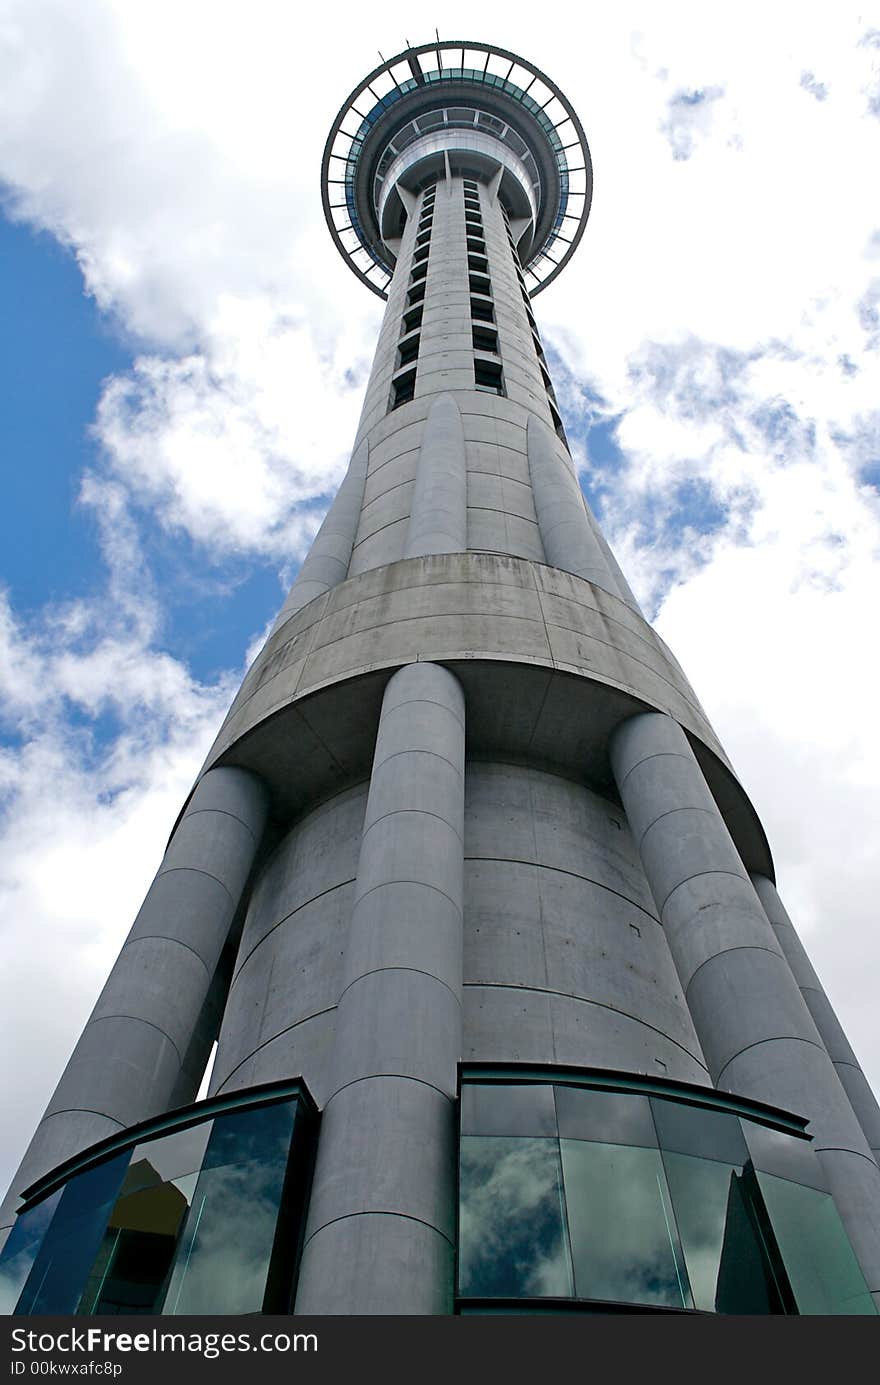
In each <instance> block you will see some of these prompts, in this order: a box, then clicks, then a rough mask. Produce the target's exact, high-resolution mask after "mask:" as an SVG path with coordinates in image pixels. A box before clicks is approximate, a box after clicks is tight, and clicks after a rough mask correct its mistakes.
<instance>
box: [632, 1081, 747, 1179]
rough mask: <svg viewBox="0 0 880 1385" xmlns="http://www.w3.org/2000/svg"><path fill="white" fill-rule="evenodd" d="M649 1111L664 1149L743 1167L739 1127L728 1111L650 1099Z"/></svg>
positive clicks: (745, 1157) (742, 1146)
mask: <svg viewBox="0 0 880 1385" xmlns="http://www.w3.org/2000/svg"><path fill="white" fill-rule="evenodd" d="M651 1109H652V1112H653V1115H654V1122H655V1124H656V1126H657V1134H658V1136H659V1138H660V1144H661V1146H662V1147H663V1149H669V1150H674V1151H675V1152H676V1153H678V1154H698V1155H699V1156H700V1157H701V1158H703V1159H722V1160H724V1161H725V1162H726V1163H729V1164H739V1165H742V1164H744V1163H745V1162H746V1160H747V1159H748V1157H749V1151H748V1149H747V1148H746V1142H745V1140H744V1139H743V1133H742V1127H741V1126H740V1123H739V1121H738V1120H737V1118H736V1116H734V1115H731V1114H729V1113H728V1112H727V1111H712V1110H707V1109H706V1108H705V1107H704V1106H686V1105H685V1103H684V1102H683V1101H663V1100H661V1099H659V1098H657V1097H652V1098H651Z"/></svg>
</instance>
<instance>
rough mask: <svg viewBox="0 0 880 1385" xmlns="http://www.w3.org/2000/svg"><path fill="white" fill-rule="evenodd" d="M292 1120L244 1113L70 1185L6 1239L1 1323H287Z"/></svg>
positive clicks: (129, 1153) (150, 1143)
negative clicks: (167, 1317)
mask: <svg viewBox="0 0 880 1385" xmlns="http://www.w3.org/2000/svg"><path fill="white" fill-rule="evenodd" d="M297 1110H298V1103H297V1100H296V1099H293V1100H285V1101H276V1102H274V1103H270V1104H267V1105H265V1106H257V1105H245V1106H241V1107H239V1108H238V1109H236V1110H233V1111H231V1112H228V1113H226V1114H223V1115H218V1116H216V1117H214V1119H213V1120H211V1119H203V1120H201V1121H198V1122H196V1123H195V1124H193V1125H192V1126H190V1127H188V1128H184V1129H178V1130H175V1131H173V1132H172V1133H170V1134H168V1135H161V1136H157V1137H156V1138H154V1139H152V1140H150V1139H145V1140H142V1141H141V1142H140V1143H139V1144H137V1145H133V1146H129V1147H128V1148H127V1149H123V1150H122V1151H121V1152H120V1153H119V1154H117V1155H116V1156H115V1157H114V1158H112V1159H107V1160H105V1161H104V1162H102V1163H98V1164H96V1165H94V1166H93V1167H92V1168H87V1169H85V1170H84V1171H83V1172H82V1173H79V1174H76V1175H74V1176H72V1177H71V1178H70V1179H69V1180H68V1182H67V1183H66V1184H65V1185H64V1187H63V1188H61V1189H58V1191H57V1192H55V1193H53V1194H52V1196H51V1197H49V1198H46V1199H45V1200H44V1201H43V1202H41V1203H38V1204H36V1205H35V1206H34V1207H32V1208H31V1209H30V1210H29V1211H27V1212H25V1213H24V1214H23V1215H22V1216H21V1217H20V1218H19V1219H18V1221H17V1223H16V1225H15V1227H14V1228H13V1230H12V1232H11V1233H10V1236H9V1239H8V1241H7V1244H6V1247H5V1248H4V1251H3V1255H2V1257H0V1293H2V1294H3V1296H4V1298H3V1307H4V1308H5V1311H6V1312H17V1313H40V1314H43V1313H55V1314H70V1313H79V1314H101V1315H105V1314H119V1313H126V1314H148V1313H248V1312H251V1313H259V1312H261V1311H264V1308H265V1310H266V1311H284V1309H285V1307H286V1306H287V1305H288V1303H289V1293H290V1286H291V1280H292V1275H293V1269H294V1266H293V1259H294V1256H295V1248H296V1243H297V1216H298V1208H299V1198H300V1197H301V1186H302V1179H303V1177H304V1168H305V1161H306V1159H307V1154H306V1151H305V1149H303V1150H302V1151H300V1153H301V1155H302V1157H301V1158H294V1160H293V1162H292V1163H291V1164H290V1170H289V1169H288V1164H289V1156H290V1151H291V1143H292V1135H293V1127H294V1119H295V1117H296V1112H297ZM305 1138H306V1137H305V1136H304V1139H305ZM298 1143H299V1142H297V1144H298ZM288 1173H290V1187H288ZM282 1221H283V1222H284V1225H283V1226H281V1225H279V1223H280V1222H282ZM276 1243H277V1253H276ZM266 1305H268V1307H266Z"/></svg>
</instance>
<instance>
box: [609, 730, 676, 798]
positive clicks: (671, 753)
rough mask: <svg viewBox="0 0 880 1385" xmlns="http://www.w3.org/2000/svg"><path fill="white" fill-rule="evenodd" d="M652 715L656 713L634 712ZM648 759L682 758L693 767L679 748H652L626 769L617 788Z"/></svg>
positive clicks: (621, 787)
mask: <svg viewBox="0 0 880 1385" xmlns="http://www.w3.org/2000/svg"><path fill="white" fill-rule="evenodd" d="M652 715H656V713H652V712H636V716H652ZM663 715H664V713H662V712H661V713H660V716H663ZM666 715H667V716H669V713H668V712H667V713H666ZM669 720H670V721H671V722H672V723H673V725H674V726H678V722H677V721H676V720H675V718H674V717H669ZM622 724H623V725H624V726H625V725H626V722H623V723H622ZM678 729H679V730H681V727H680V726H678ZM649 760H684V762H685V764H686V765H687V766H688V768H689V769H693V766H692V764H691V762H690V760H689V759H688V757H687V756H686V755H682V753H681V751H680V750H654V751H652V752H651V754H650V755H643V756H642V758H641V760H636V762H635V764H634V765H630V767H629V769H628V770H627V772H626V774H625V775H624V776H623V778H622V779H621V780H620V783H619V784H618V786H617V787H618V790H622V789H623V786H624V784H625V783H626V781H627V779H628V778H629V776H630V775H631V774H634V773H635V771H636V770H637V769H638V768H639V766H640V765H645V764H647V762H648V761H649Z"/></svg>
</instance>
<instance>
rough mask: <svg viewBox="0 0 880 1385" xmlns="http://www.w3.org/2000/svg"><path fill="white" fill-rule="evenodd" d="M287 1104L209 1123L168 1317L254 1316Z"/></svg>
mask: <svg viewBox="0 0 880 1385" xmlns="http://www.w3.org/2000/svg"><path fill="white" fill-rule="evenodd" d="M293 1114H294V1113H293V1108H292V1106H291V1105H290V1104H289V1103H285V1104H283V1105H277V1106H265V1107H263V1108H262V1109H261V1110H258V1111H246V1112H241V1113H239V1112H235V1113H233V1114H232V1115H229V1116H223V1117H220V1118H219V1119H217V1120H216V1121H214V1129H213V1131H212V1133H211V1139H210V1141H209V1143H208V1148H207V1150H206V1151H205V1159H204V1164H203V1167H202V1172H201V1174H200V1175H199V1180H198V1182H197V1184H196V1187H195V1191H194V1193H193V1200H192V1208H191V1211H190V1215H189V1219H188V1221H187V1224H186V1227H185V1230H184V1233H183V1238H182V1241H181V1244H180V1251H179V1254H178V1256H177V1261H176V1263H175V1266H174V1270H173V1272H172V1275H171V1282H170V1284H169V1287H168V1293H167V1295H166V1300H165V1308H164V1311H165V1312H166V1313H248V1312H251V1313H257V1312H259V1311H260V1309H261V1308H262V1306H263V1296H264V1293H265V1289H266V1280H267V1276H268V1272H269V1261H270V1258H271V1255H272V1246H273V1242H274V1237H275V1226H276V1222H277V1219H278V1211H279V1206H280V1203H281V1195H282V1190H283V1186H284V1174H285V1169H286V1166H287V1154H288V1150H289V1149H290V1139H291V1134H292V1131H293Z"/></svg>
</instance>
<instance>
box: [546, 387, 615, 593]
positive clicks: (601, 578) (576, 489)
mask: <svg viewBox="0 0 880 1385" xmlns="http://www.w3.org/2000/svg"><path fill="white" fill-rule="evenodd" d="M527 438H528V449H529V473H530V475H531V480H532V493H533V495H534V497H535V510H536V511H537V515H538V524H539V526H540V529H541V539H542V541H543V544H544V552H545V553H546V555H547V562H548V563H549V564H550V565H551V566H552V567H559V568H562V569H563V571H565V572H573V573H574V574H575V575H576V576H577V577H583V578H584V580H585V581H587V582H594V583H595V585H596V586H597V587H601V588H602V590H603V591H607V592H610V593H611V595H612V596H617V597H620V595H621V593H620V590H619V588H618V586H617V583H616V582H615V580H614V577H613V576H612V572H611V568H610V567H609V565H608V562H607V559H606V557H605V553H604V551H603V549H602V545H601V544H600V543H599V540H598V538H597V537H596V534H595V533H594V531H593V527H592V525H591V524H590V522H589V520H588V518H587V512H586V509H585V508H584V502H583V497H582V496H581V490H580V486H579V485H578V482H577V477H576V476H575V474H574V471H573V470H572V468H571V466H570V465H569V464H568V461H567V460H566V459H564V458H563V456H561V455H560V452H561V449H562V444H561V443H558V441H557V439H556V436H555V434H554V433H553V431H552V430H551V429H550V428H549V427H548V425H547V424H546V423H544V422H542V420H541V419H539V418H537V417H536V415H534V414H532V415H531V416H530V418H529V421H528V429H527Z"/></svg>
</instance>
